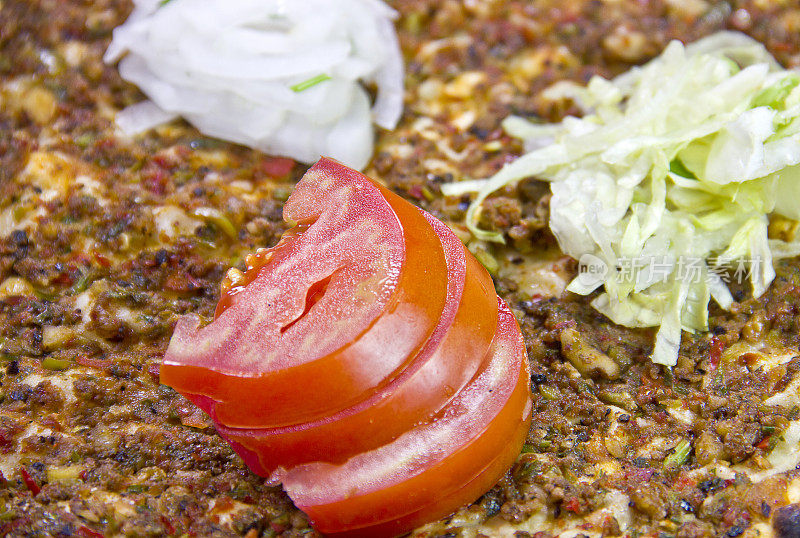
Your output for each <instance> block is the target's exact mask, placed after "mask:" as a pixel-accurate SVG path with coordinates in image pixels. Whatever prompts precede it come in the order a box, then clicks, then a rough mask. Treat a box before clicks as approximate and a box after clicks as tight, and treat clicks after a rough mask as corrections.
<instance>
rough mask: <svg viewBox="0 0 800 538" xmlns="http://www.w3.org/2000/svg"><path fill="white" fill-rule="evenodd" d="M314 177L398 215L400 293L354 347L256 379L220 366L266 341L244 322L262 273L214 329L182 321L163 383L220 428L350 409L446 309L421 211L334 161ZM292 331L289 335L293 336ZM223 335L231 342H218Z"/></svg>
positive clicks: (288, 421) (384, 379)
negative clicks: (194, 400) (346, 185)
mask: <svg viewBox="0 0 800 538" xmlns="http://www.w3.org/2000/svg"><path fill="white" fill-rule="evenodd" d="M312 171H314V174H316V175H317V176H319V175H321V176H323V177H328V176H332V177H333V176H335V179H334V181H339V182H342V181H349V182H351V183H354V184H356V190H358V191H371V192H373V193H375V192H377V194H378V195H379V196H380V197H381V199H382V200H384V201H385V202H386V203H387V205H388V209H390V210H391V211H392V212H393V214H394V215H396V216H395V217H394V219H395V220H394V222H393V223H391V222H388V221H386V222H384V224H385V225H392V226H400V227H401V230H402V234H403V240H404V249H405V262H404V264H403V266H402V269H401V271H400V275H399V279H398V281H397V286H396V289H395V292H394V294H393V295H392V297H391V300H390V302H389V304H388V305H387V307H386V308H385V310H384V311H383V313H382V314H381V315H379V316H378V318H377V319H376V320H375V321H374V322H373V323H372V324H371V325H370V326H367V327H365V328H364V330H363V331H362V332H361V334H360V335H359V337H358V338H356V339H355V340H354V341H352V342H349V343H348V344H346V345H344V346H343V347H341V348H339V349H338V350H336V351H335V352H333V353H331V354H329V355H327V356H324V357H320V358H317V359H316V360H312V361H309V362H305V363H301V364H294V365H279V366H282V367H278V368H275V367H274V366H273V365H272V364H267V365H265V367H264V370H265V371H263V373H260V374H252V373H249V372H243V373H242V374H234V373H232V372H226V371H221V370H223V369H222V368H221V367H220V366H219V365H220V364H224V363H225V360H226V353H229V352H231V351H234V352H236V350H237V349H238V348H242V347H247V346H249V345H250V344H249V343H245V342H252V341H257V340H258V339H259V338H260V336H261V330H260V329H259V328H258V327H256V329H254V330H249V325H248V324H252V321H251V320H252V318H253V316H254V315H262V314H252V313H251V311H253V310H264V309H263V308H259V309H254V308H252V305H250V304H244V303H242V301H247V300H248V299H247V297H248V295H247V294H248V292H249V291H250V288H253V287H257V286H258V285H259V284H260V283H259V278H261V276H262V275H263V274H264V273H263V270H262V273H260V274H259V276H258V277H257V278H256V279H255V281H254V282H253V283H252V284H251V285H250V286H248V289H247V290H246V291H244V292H242V293H240V294H238V295H236V296H235V297H234V298H233V301H232V304H231V306H230V307H229V308H228V309H227V310H225V312H223V313H222V314H221V316H220V317H219V318H218V319H217V320H216V321H215V322H213V323H212V324H211V325H209V326H208V327H205V328H203V329H199V330H198V323H199V320H197V319H195V320H191V319H187V318H182V319H181V320H180V321H179V324H178V326H176V329H175V334H174V336H173V340H172V341H171V342H170V347H169V349H168V350H167V354H166V356H165V359H164V362H163V363H162V366H161V373H160V375H161V381H162V383H164V384H167V385H170V386H172V387H173V388H175V389H176V390H178V391H179V392H181V393H183V394H184V395H195V396H205V397H207V399H205V398H201V399H198V401H199V402H201V407H202V408H203V410H204V411H206V412H207V413H208V414H209V415H211V417H212V419H214V420H215V422H219V423H221V424H225V425H227V426H230V427H239V428H248V427H250V428H253V427H255V428H274V427H283V426H290V425H293V424H300V423H304V422H308V421H311V420H318V419H323V418H324V417H326V416H328V415H330V414H332V413H336V412H338V411H341V410H343V409H346V408H348V407H351V406H353V405H355V404H357V403H358V402H360V401H362V400H365V399H366V398H368V397H370V396H371V395H372V394H374V393H375V392H376V391H378V390H380V389H382V388H383V387H385V386H386V385H387V384H389V383H390V382H391V381H392V380H393V379H394V378H395V377H397V376H398V375H400V374H401V373H402V371H403V370H404V369H405V368H406V366H408V364H409V363H410V362H411V361H412V360H413V358H414V357H415V355H416V354H417V352H418V351H419V350H420V348H421V347H422V346H423V345H424V344H425V342H426V341H427V340H428V338H429V337H430V335H431V333H432V332H433V330H434V329H435V327H436V325H437V323H438V320H439V317H440V316H441V312H442V310H443V309H444V305H445V299H446V292H447V266H446V263H445V258H444V254H443V252H442V248H441V245H440V242H439V238H438V236H437V235H436V233H435V232H434V230H433V228H432V226H431V225H430V224H429V223H428V221H427V220H426V219H425V217H424V216H423V215H422V214H421V213H420V212H419V211H418V210H417V208H416V207H415V206H413V205H411V204H409V203H408V202H405V201H404V200H402V199H401V198H400V197H398V196H397V195H394V194H392V193H388V191H385V189H382V188H380V187H378V186H376V185H375V184H374V183H373V182H372V181H371V180H370V179H369V178H367V177H366V176H363V175H362V174H360V173H358V172H356V171H354V170H351V169H349V168H346V167H344V166H343V165H341V164H339V163H336V162H335V161H332V160H330V159H322V160H320V162H319V163H317V165H315V166H314V167H312V169H311V170H310V171H309V173H311V172H312ZM312 177H314V176H312ZM300 190H301V187H300V185H298V191H300ZM320 190H321V189H320ZM303 193H304V194H305V195H307V196H308V197H320V200H315V201H314V203H315V204H321V205H323V206H324V203H325V200H324V199H322V197H324V193H320V192H316V191H314V190H313V189H311V190H309V188H305V190H303ZM296 194H297V191H296ZM293 196H294V195H293ZM290 202H291V199H290ZM288 204H289V202H287V205H288ZM307 205H309V204H307ZM310 205H313V204H310ZM313 216H314V215H313V213H312V212H310V211H309V210H307V209H305V208H303V207H300V208H299V209H298V210H296V211H295V214H294V215H293V217H295V218H297V219H304V220H306V221H307V220H309V219H311V218H313ZM312 228H313V225H312ZM301 291H302V290H301ZM295 293H296V291H295ZM250 295H251V296H254V297H257V296H258V295H256V294H250ZM312 310H313V309H312ZM263 315H266V314H263ZM237 316H238V317H237ZM215 324H216V326H217V328H216V329H214V328H213V327H214V326H215ZM242 327H244V328H242ZM248 330H249V332H247V331H248ZM230 332H233V333H234V334H237V338H238V340H237V341H238V342H239V343H236V342H232V343H231V342H230V340H231V338H230V336H229V335H228V333H230ZM290 334H291V331H287V332H286V336H287V337H289V335H290ZM306 336H310V335H306ZM226 338H227V340H229V341H228V342H225V343H223V344H220V343H219V339H223V340H225V339H226ZM198 350H200V351H198ZM365 365H368V367H365ZM308 380H314V386H313V390H299V389H301V387H304V386H306V385H307V383H308ZM209 404H210V405H209Z"/></svg>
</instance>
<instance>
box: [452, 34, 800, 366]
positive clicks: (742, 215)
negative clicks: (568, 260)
mask: <svg viewBox="0 0 800 538" xmlns="http://www.w3.org/2000/svg"><path fill="white" fill-rule="evenodd" d="M799 85H800V75H798V73H796V72H794V71H789V70H785V69H782V68H781V67H780V66H779V65H778V63H777V62H776V61H775V59H774V58H773V57H772V56H771V55H770V54H769V53H768V52H767V51H766V49H765V48H764V47H763V46H762V45H761V44H759V43H758V42H756V41H754V40H752V39H751V38H749V37H747V36H745V35H743V34H739V33H736V32H720V33H717V34H714V35H712V36H709V37H707V38H705V39H702V40H700V41H698V42H696V43H694V44H691V45H688V46H684V45H683V44H682V43H680V42H678V41H673V42H672V43H670V44H669V45H668V46H667V48H666V49H665V50H664V52H663V53H662V54H661V55H660V56H659V57H657V58H655V59H653V60H652V61H650V62H649V63H647V64H645V65H643V66H641V67H635V68H633V69H631V70H630V71H628V72H627V73H625V74H623V75H621V76H619V77H617V78H615V79H612V80H606V79H603V78H601V77H594V78H593V79H592V80H591V81H590V82H589V84H588V85H587V86H585V87H583V86H580V85H578V84H575V83H571V82H560V83H557V84H555V85H554V86H552V87H550V88H549V89H548V90H546V92H545V97H548V98H569V99H572V100H573V101H574V102H575V103H576V104H577V105H578V106H579V107H581V108H582V110H583V112H584V115H583V117H582V118H575V117H567V118H565V119H564V120H563V121H562V122H561V123H558V124H546V125H543V124H535V123H532V122H530V121H528V120H525V119H522V118H518V117H510V118H508V119H506V120H505V122H504V124H503V126H504V128H505V129H506V130H507V132H509V133H510V134H511V135H513V136H515V137H518V138H520V139H522V140H524V142H525V148H526V151H527V152H528V153H526V154H524V155H523V156H521V157H520V158H519V159H517V160H516V161H514V162H512V163H509V164H508V165H506V166H505V167H504V168H503V169H502V170H500V171H499V172H498V173H497V174H496V175H495V176H493V177H491V178H489V179H486V180H478V181H468V182H463V183H452V184H449V185H445V186H443V188H442V190H443V192H444V193H445V194H446V195H462V194H465V193H469V192H476V193H477V196H476V197H475V199H474V201H473V202H472V204H471V205H470V208H469V210H468V212H467V225H468V226H469V228H470V230H471V231H472V233H473V234H474V235H475V236H476V237H477V238H479V239H482V240H487V241H499V242H502V241H503V237H502V235H501V234H498V233H496V232H492V231H488V230H483V229H480V228H479V227H478V222H479V219H480V210H481V204H482V202H483V200H485V199H486V197H487V196H489V195H491V194H492V193H493V192H494V191H496V190H497V189H499V188H501V187H504V186H506V185H509V184H513V183H515V182H517V181H519V180H521V179H523V178H527V177H536V178H538V179H541V180H545V181H549V182H550V186H551V190H552V193H553V196H552V198H551V202H550V228H551V230H552V231H553V233H554V234H555V236H556V238H557V239H558V242H559V245H560V246H561V249H562V250H563V251H564V252H565V253H566V254H568V255H570V256H572V257H574V258H576V259H581V258H582V256H586V255H591V256H592V257H593V258H592V260H595V261H596V263H601V264H604V266H605V267H606V268H607V269H608V270H607V271H606V272H605V273H604V276H603V278H595V279H591V278H589V279H587V278H582V277H585V275H579V276H578V278H576V279H575V280H574V281H573V282H572V283H571V284H570V285H569V286H568V288H567V289H569V290H570V291H572V292H575V293H579V294H584V295H587V294H589V293H592V292H594V291H595V290H596V289H597V288H598V287H600V286H602V288H603V291H602V293H600V294H599V295H598V296H597V297H596V298H595V299H594V300H593V301H592V305H593V306H594V307H595V308H596V309H597V310H599V311H600V312H602V313H603V314H605V315H607V316H608V317H609V318H610V319H611V320H612V321H614V322H616V323H619V324H621V325H625V326H629V327H658V328H659V329H658V333H657V335H656V341H655V347H654V351H653V354H652V356H651V358H652V360H653V361H654V362H656V363H659V364H664V365H675V364H676V362H677V357H678V350H679V347H680V340H681V331H682V330H685V331H689V332H695V331H706V330H708V304H709V301H710V300H711V298H713V299H714V300H715V301H716V302H717V303H718V304H719V305H720V306H721V307H722V308H729V307H730V305H731V303H732V302H733V298H732V296H731V293H730V291H729V289H728V287H727V283H728V282H729V281H730V280H731V279H733V278H736V279H740V280H741V279H745V278H746V279H747V280H749V282H750V285H751V286H752V292H753V295H754V296H756V297H757V296H759V295H761V294H763V293H764V292H765V290H766V289H767V287H768V286H769V285H770V283H771V282H772V280H773V278H775V270H774V269H773V258H777V257H785V256H795V255H797V254H799V253H800V245H799V244H797V243H787V242H785V241H781V240H777V239H770V238H769V237H768V225H769V215H770V214H772V213H774V214H777V215H781V216H783V217H786V218H788V219H795V220H797V219H800V87H799Z"/></svg>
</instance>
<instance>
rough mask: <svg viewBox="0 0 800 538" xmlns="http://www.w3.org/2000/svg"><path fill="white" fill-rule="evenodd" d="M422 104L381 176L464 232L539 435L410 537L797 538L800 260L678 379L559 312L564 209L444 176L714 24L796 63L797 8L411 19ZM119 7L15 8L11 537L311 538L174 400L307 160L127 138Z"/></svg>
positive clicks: (6, 465) (10, 105) (412, 93)
mask: <svg viewBox="0 0 800 538" xmlns="http://www.w3.org/2000/svg"><path fill="white" fill-rule="evenodd" d="M391 3H392V5H393V6H394V7H395V8H396V9H397V10H398V12H399V15H400V16H399V19H398V21H397V28H398V31H399V34H400V40H401V44H402V48H403V53H404V55H405V59H406V66H407V67H406V68H407V71H406V100H405V102H406V108H405V112H404V115H403V118H402V121H401V124H400V125H399V127H398V128H397V129H395V130H394V131H391V132H385V131H381V132H379V134H378V139H377V147H376V152H375V156H374V159H373V161H372V162H371V164H370V165H369V167H368V168H367V170H366V173H367V174H369V175H371V176H372V177H375V178H377V179H379V180H381V181H383V182H384V183H385V184H387V185H388V186H389V187H390V188H392V189H394V190H395V191H396V192H398V193H399V194H401V195H403V196H405V197H406V198H408V199H410V200H412V201H413V202H415V203H417V204H418V205H420V206H422V207H424V208H425V209H427V210H429V211H431V212H432V213H433V214H435V215H436V216H437V217H439V218H441V219H443V220H445V221H447V222H448V223H449V224H451V225H452V226H453V228H454V229H455V230H456V232H457V233H458V234H459V235H460V237H462V239H464V240H465V242H467V243H468V246H469V248H470V249H471V250H473V252H475V253H476V255H477V256H478V257H479V259H481V261H482V262H484V264H485V265H486V266H487V268H488V269H489V270H490V272H492V275H493V277H494V278H495V284H496V286H497V289H498V291H499V292H500V293H501V294H502V295H503V296H504V298H505V299H506V300H507V301H508V302H509V303H510V304H511V306H512V307H513V309H514V311H515V313H516V314H517V315H518V318H519V320H520V324H521V326H522V329H523V332H524V335H525V339H526V345H527V348H528V353H529V357H530V361H531V371H532V377H531V387H532V389H533V393H534V419H533V424H532V427H531V431H530V434H529V436H528V439H527V442H526V444H525V446H524V449H523V452H522V454H521V455H520V457H519V458H518V460H517V462H516V463H515V464H514V466H513V468H512V469H511V470H510V471H509V473H508V474H507V475H506V476H505V477H504V478H503V480H501V481H500V483H498V484H497V485H496V486H495V487H494V488H493V489H492V490H491V491H489V492H488V493H486V494H485V495H484V496H483V497H481V498H480V499H479V500H478V501H477V502H476V503H474V504H473V505H472V506H468V507H464V508H462V509H461V510H459V511H458V512H457V513H455V514H454V515H453V516H451V517H449V518H447V519H446V520H443V521H439V522H435V523H432V524H430V525H427V526H426V527H423V528H422V529H418V530H417V531H415V533H414V534H416V535H418V536H518V537H526V536H536V537H538V538H544V537H549V536H557V535H559V534H561V533H564V534H563V535H564V536H581V535H583V536H622V535H627V536H659V537H676V538H677V537H685V538H688V537H699V536H730V537H735V536H762V537H763V536H779V537H789V536H800V530H798V529H800V515H798V514H800V504H798V503H800V472H799V471H797V470H795V467H796V466H797V464H798V462H800V459H799V457H798V455H797V454H798V442H799V441H800V396H798V393H799V392H800V377H798V375H797V374H798V370H800V352H799V351H798V345H800V327H799V326H798V325H800V317H798V307H800V262H798V260H788V261H784V262H781V263H780V264H779V265H778V267H777V268H776V269H777V273H778V276H777V278H776V280H775V282H774V283H773V284H772V286H771V287H770V289H769V290H768V292H767V293H766V294H765V295H764V296H763V297H760V298H759V299H752V298H750V295H749V290H748V289H746V288H744V287H741V289H739V288H737V289H735V290H734V292H735V293H734V297H735V298H736V299H737V302H736V303H735V304H734V306H733V307H732V309H731V311H730V312H723V311H721V310H718V309H716V310H715V309H712V312H711V317H710V328H711V330H710V332H708V333H707V334H696V335H688V334H686V333H684V335H683V342H682V347H681V353H680V358H679V361H678V365H677V366H676V367H675V368H674V369H672V370H671V371H670V370H667V369H664V368H662V367H660V366H656V365H654V364H652V363H651V362H650V361H649V359H648V358H647V357H648V355H649V353H650V351H651V347H652V343H653V331H651V330H633V329H626V328H623V327H619V326H616V325H614V324H612V323H611V322H609V320H608V319H606V318H604V317H603V316H601V315H600V314H598V313H597V312H595V311H594V310H593V309H592V308H591V307H590V306H589V300H590V299H591V297H590V298H583V297H577V296H574V295H570V294H568V293H564V292H563V288H564V285H565V283H566V282H568V281H569V279H570V278H571V277H572V276H573V275H574V272H575V264H574V261H572V260H569V259H568V258H565V257H564V256H562V255H561V254H560V253H559V252H558V251H557V249H556V243H555V240H554V238H553V237H552V235H551V234H550V233H549V231H548V228H547V219H548V202H549V189H548V188H547V186H546V185H544V184H542V183H539V182H537V181H535V180H534V179H530V180H526V181H524V182H522V183H520V184H519V185H518V186H517V187H513V188H506V189H504V190H502V191H500V192H499V193H497V194H496V195H495V196H493V197H492V198H490V199H489V200H487V202H486V207H485V211H484V212H483V219H484V221H483V223H482V225H483V226H485V227H488V228H491V229H494V230H497V231H499V232H501V233H503V234H504V235H505V236H506V238H507V245H508V246H507V247H503V248H499V247H497V246H493V245H487V244H484V243H481V242H478V241H475V240H474V239H471V238H470V236H469V234H468V233H467V232H466V230H465V228H464V227H463V224H462V222H463V218H464V213H465V210H466V208H467V205H468V202H469V199H468V198H445V197H443V196H442V195H441V193H440V186H441V185H442V184H443V183H447V182H452V181H459V180H463V179H466V178H478V177H486V176H488V175H490V174H492V173H493V172H495V171H497V170H498V169H500V167H502V166H503V164H504V163H506V162H509V161H510V160H513V159H514V158H515V157H516V156H518V155H519V153H520V152H521V149H522V148H521V147H520V145H519V144H518V142H516V141H514V140H512V139H511V138H509V137H508V136H507V135H506V134H505V133H504V132H503V131H502V129H501V128H500V122H501V120H502V119H503V118H505V117H506V116H507V115H509V114H512V113H513V114H518V115H524V116H528V117H532V118H538V119H541V120H558V119H560V118H562V117H563V116H564V115H566V114H571V113H575V112H576V110H575V109H574V107H573V106H572V104H571V103H569V102H553V101H546V100H544V99H542V98H541V96H540V93H541V90H543V89H544V88H546V87H547V86H548V85H550V84H552V83H553V82H555V81H558V80H562V79H571V80H578V81H586V80H588V78H589V77H591V76H592V75H594V74H602V75H606V76H611V75H614V74H617V73H620V72H622V71H624V70H625V69H627V68H628V67H630V66H631V65H635V64H639V63H642V62H644V61H646V60H647V59H649V58H651V57H653V56H655V55H657V54H658V53H659V52H660V51H661V50H662V49H663V48H664V46H665V45H666V44H667V43H668V42H669V41H670V40H671V39H675V38H678V39H682V40H685V41H690V40H694V39H696V38H698V37H700V36H703V35H706V34H708V33H711V32H713V31H716V30H720V29H723V28H730V29H737V30H741V31H744V32H747V33H749V34H751V35H753V36H754V37H755V38H757V39H759V40H760V41H762V42H763V43H765V45H766V46H767V48H768V49H769V50H770V51H771V52H772V53H773V54H774V55H775V56H776V57H777V58H778V59H779V61H780V62H782V63H783V64H784V65H786V66H796V65H798V64H800V32H799V31H798V30H800V6H798V5H797V3H795V2H782V1H777V0H776V1H768V0H758V1H756V0H753V1H730V2H714V1H708V0H663V1H658V0H654V1H642V2H611V1H596V0H581V1H574V2H560V1H555V0H549V1H538V2H523V1H511V0H505V1H500V0H495V1H485V2H457V1H453V0H444V1H440V0H397V1H394V2H391ZM131 8H132V6H131V4H130V3H129V2H127V1H121V0H120V1H116V0H98V1H86V0H84V1H78V0H72V1H53V0H26V1H23V0H2V1H0V355H1V356H2V363H0V383H1V384H0V398H1V399H2V400H1V401H0V472H2V474H0V534H2V535H5V536H83V537H94V536H116V535H127V536H248V537H256V536H278V535H280V536H298V535H312V536H313V535H315V532H314V531H313V530H312V529H310V527H309V524H308V521H307V519H306V518H305V516H304V515H303V514H302V513H301V512H299V511H298V510H297V509H296V508H294V507H293V506H292V504H291V502H290V501H289V499H288V498H287V497H286V496H285V495H284V494H283V492H282V491H281V489H280V488H279V487H270V486H267V485H266V484H265V483H264V481H263V480H262V479H259V478H258V477H257V476H255V475H254V474H252V473H250V472H249V471H248V470H247V469H246V468H245V466H244V465H243V464H242V462H241V460H240V459H238V458H237V457H236V456H235V455H234V454H233V452H232V451H231V450H230V448H229V447H228V446H227V445H226V444H225V443H224V442H223V441H222V440H221V439H220V438H219V437H218V436H217V435H216V434H215V432H214V429H213V427H212V426H211V423H210V421H209V420H208V418H207V417H206V416H205V415H204V414H202V413H201V412H199V411H198V410H197V409H196V408H195V407H194V406H193V405H191V404H190V403H189V402H187V401H186V400H185V399H184V398H182V397H181V396H179V395H178V394H176V393H175V392H174V391H173V390H172V389H170V388H168V387H165V386H162V385H160V384H159V382H158V364H159V362H160V360H161V357H162V354H163V352H164V350H165V349H166V346H167V343H168V341H169V338H170V336H171V333H172V329H173V327H174V324H175V322H176V320H177V319H178V317H179V316H181V315H183V314H185V313H188V312H193V313H197V314H199V315H200V316H203V317H205V318H206V319H210V318H211V317H212V315H213V311H214V307H215V305H216V302H217V300H218V298H219V283H220V281H221V279H222V277H223V275H224V274H225V271H226V270H227V269H228V268H229V267H231V266H236V267H239V268H240V269H243V268H244V267H243V259H244V257H245V256H246V254H247V253H249V252H251V251H253V250H255V249H256V248H258V247H265V246H270V245H272V244H274V243H275V242H276V241H277V238H278V237H279V236H280V234H281V233H282V232H283V230H284V224H283V222H282V220H281V209H282V206H283V202H284V201H285V200H286V199H287V197H288V196H289V194H290V193H291V192H292V188H293V185H294V183H295V182H296V181H297V180H298V179H299V177H301V176H302V174H303V172H304V170H305V168H304V167H303V166H301V165H298V164H296V163H293V162H291V161H288V160H286V159H280V158H275V157H271V156H267V155H263V154H260V153H258V152H254V151H251V150H249V149H246V148H243V147H240V146H236V145H232V144H227V143H224V142H220V141H218V140H214V139H210V138H207V137H204V136H202V135H200V134H199V133H198V132H197V131H196V130H194V129H192V128H191V127H190V126H189V125H187V124H185V123H183V122H180V121H176V122H173V123H170V124H168V125H166V126H163V127H160V128H157V129H155V130H152V131H150V132H148V133H146V134H144V135H142V136H139V137H136V138H124V137H121V136H118V135H116V134H115V130H114V126H113V117H114V113H115V111H117V110H120V109H122V108H123V107H125V106H127V105H129V104H132V103H135V102H137V101H139V100H141V99H142V98H143V96H142V95H141V94H140V93H139V92H138V90H137V89H136V88H135V87H133V86H131V85H129V84H127V83H125V82H124V81H122V80H121V79H120V77H119V75H118V73H117V71H116V69H115V68H114V67H113V66H107V65H105V64H104V63H103V62H102V55H103V52H104V51H105V49H106V47H107V45H108V43H109V40H110V36H111V31H112V29H113V28H114V27H115V26H116V25H118V24H120V23H121V22H122V21H123V20H125V18H126V16H127V15H128V13H129V12H130V10H131Z"/></svg>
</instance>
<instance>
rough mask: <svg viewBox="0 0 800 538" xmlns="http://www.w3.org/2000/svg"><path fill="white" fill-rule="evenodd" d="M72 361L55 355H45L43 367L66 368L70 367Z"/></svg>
mask: <svg viewBox="0 0 800 538" xmlns="http://www.w3.org/2000/svg"><path fill="white" fill-rule="evenodd" d="M69 365H70V362H69V361H65V360H63V359H55V358H53V357H45V358H44V359H42V368H46V369H47V370H66V369H67V368H69Z"/></svg>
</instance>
